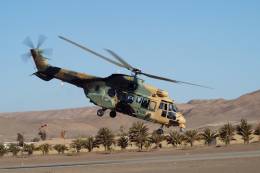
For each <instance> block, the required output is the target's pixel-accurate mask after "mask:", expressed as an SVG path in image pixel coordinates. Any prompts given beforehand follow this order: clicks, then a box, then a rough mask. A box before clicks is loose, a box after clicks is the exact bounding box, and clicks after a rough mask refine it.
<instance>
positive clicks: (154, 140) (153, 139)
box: [148, 131, 164, 148]
mask: <svg viewBox="0 0 260 173" xmlns="http://www.w3.org/2000/svg"><path fill="white" fill-rule="evenodd" d="M148 140H149V142H150V143H151V144H155V148H158V147H160V146H161V142H162V141H163V140H164V136H163V135H162V134H159V133H158V132H157V131H154V132H153V133H152V135H151V136H150V137H149V139H148Z"/></svg>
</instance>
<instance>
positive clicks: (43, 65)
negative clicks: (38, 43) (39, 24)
mask: <svg viewBox="0 0 260 173" xmlns="http://www.w3.org/2000/svg"><path fill="white" fill-rule="evenodd" d="M31 54H32V57H33V60H34V63H35V65H36V67H37V69H38V71H40V72H41V71H45V70H46V69H47V68H48V67H49V66H50V65H49V64H48V61H47V59H46V58H45V57H43V56H42V55H41V50H39V49H31Z"/></svg>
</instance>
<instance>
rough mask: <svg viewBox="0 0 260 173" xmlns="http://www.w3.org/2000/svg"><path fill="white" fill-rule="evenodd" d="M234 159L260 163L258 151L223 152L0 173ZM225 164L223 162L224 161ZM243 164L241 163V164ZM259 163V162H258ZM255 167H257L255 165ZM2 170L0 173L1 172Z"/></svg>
mask: <svg viewBox="0 0 260 173" xmlns="http://www.w3.org/2000/svg"><path fill="white" fill-rule="evenodd" d="M234 159H240V160H241V159H242V160H248V159H257V161H260V150H255V151H243V152H225V153H209V154H191V155H189V154H186V155H178V156H173V155H164V156H160V155H159V156H141V157H137V158H132V159H127V158H125V159H117V160H104V159H103V160H98V161H85V162H66V163H54V164H45V165H44V164H42V165H40V164H39V165H23V166H11V167H3V166H2V167H0V172H2V171H4V170H5V171H7V170H9V171H10V170H22V169H40V168H75V167H93V166H94V167H98V166H100V167H104V166H114V165H115V166H125V167H128V166H130V165H138V164H139V165H140V164H142V165H147V164H149V165H156V164H167V163H169V164H171V163H174V164H176V162H178V163H181V162H187V161H207V162H208V161H216V160H234ZM224 162H225V161H224ZM242 163H243V162H242ZM259 163H260V162H259ZM240 166H241V165H240ZM256 166H259V164H258V165H256ZM1 170H2V171H1Z"/></svg>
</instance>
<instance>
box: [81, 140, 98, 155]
mask: <svg viewBox="0 0 260 173" xmlns="http://www.w3.org/2000/svg"><path fill="white" fill-rule="evenodd" d="M83 146H84V148H86V149H88V152H91V151H92V150H93V148H95V147H98V145H97V141H96V140H95V138H94V137H93V136H89V137H87V139H86V140H84V141H83Z"/></svg>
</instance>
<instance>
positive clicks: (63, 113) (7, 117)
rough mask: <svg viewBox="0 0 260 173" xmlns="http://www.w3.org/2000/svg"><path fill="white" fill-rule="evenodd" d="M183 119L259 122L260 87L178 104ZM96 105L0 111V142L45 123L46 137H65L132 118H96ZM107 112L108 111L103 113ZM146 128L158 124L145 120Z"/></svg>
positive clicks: (194, 123) (196, 123)
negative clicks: (231, 97) (231, 95)
mask: <svg viewBox="0 0 260 173" xmlns="http://www.w3.org/2000/svg"><path fill="white" fill-rule="evenodd" d="M178 107H179V108H180V110H181V111H182V112H183V113H184V115H185V117H186V119H187V128H201V127H205V126H211V127H217V126H220V125H222V124H223V123H226V122H228V121H231V122H234V123H235V122H238V121H239V120H240V119H241V118H246V119H247V120H248V121H250V122H252V123H257V122H260V90H258V91H255V92H253V93H249V94H246V95H243V96H241V97H239V98H237V99H234V100H224V99H215V100H191V101H189V102H188V103H185V104H178ZM96 110H97V108H96V107H85V108H75V109H64V110H51V111H34V112H15V113H0V142H1V141H10V140H15V138H16V134H17V133H18V132H20V133H22V134H24V136H25V137H26V139H27V140H29V139H31V138H33V137H35V136H37V133H38V129H39V127H40V126H41V125H42V124H47V127H46V131H47V133H48V136H49V137H59V135H60V132H61V131H62V130H66V131H67V136H68V137H79V136H86V135H94V134H96V132H97V130H98V129H99V128H101V127H109V128H111V129H113V130H114V131H117V130H118V129H119V128H120V126H124V127H125V128H126V129H128V128H129V127H130V126H131V124H132V123H133V122H135V121H139V120H138V119H136V118H133V117H129V116H125V115H122V114H119V115H118V116H117V117H116V118H114V119H112V118H110V117H109V115H104V116H103V117H98V116H97V115H96ZM107 114H108V113H107ZM145 123H146V124H147V125H148V126H149V128H150V129H151V130H152V129H156V128H158V127H159V125H156V124H152V123H149V122H145Z"/></svg>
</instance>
